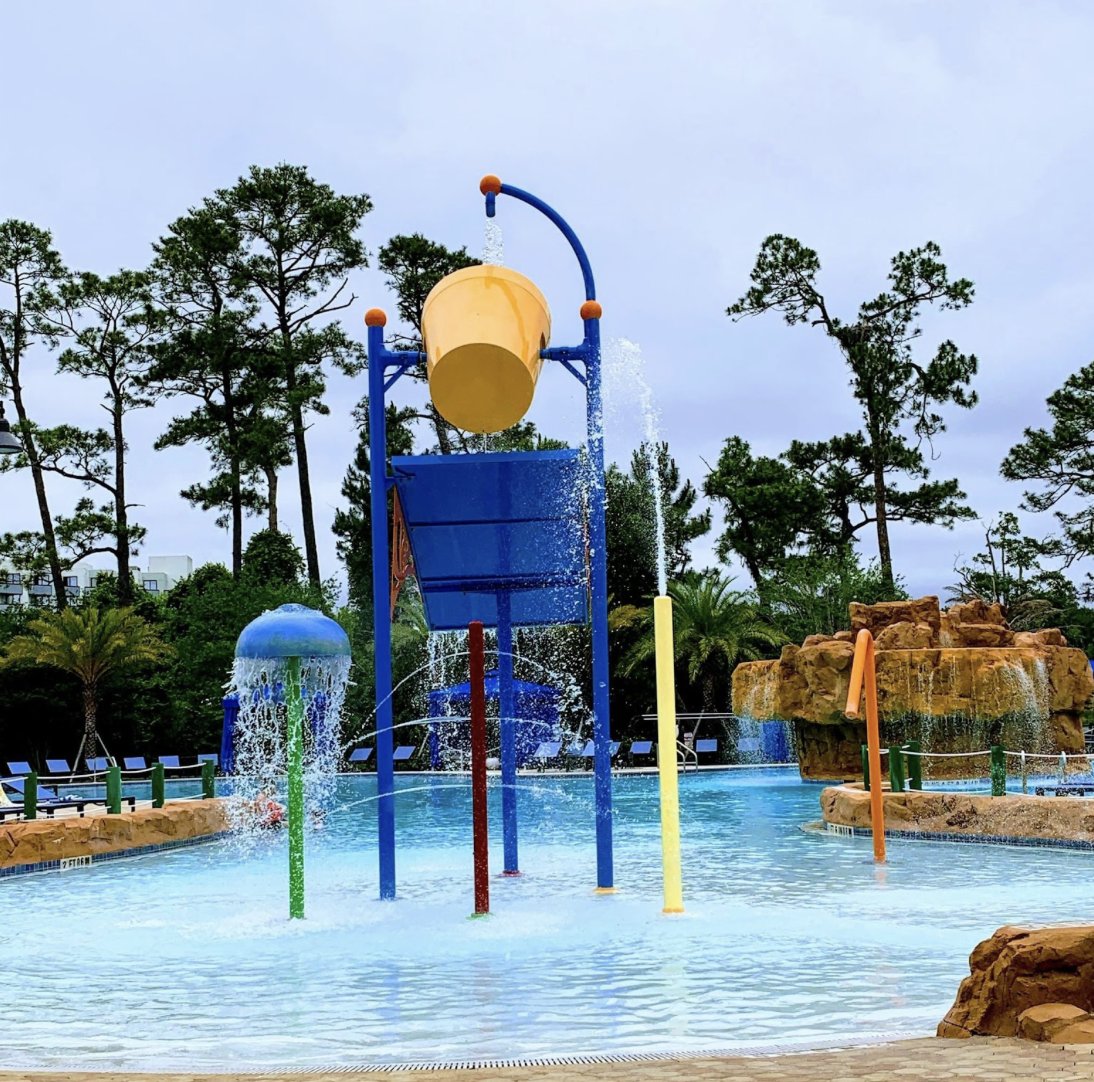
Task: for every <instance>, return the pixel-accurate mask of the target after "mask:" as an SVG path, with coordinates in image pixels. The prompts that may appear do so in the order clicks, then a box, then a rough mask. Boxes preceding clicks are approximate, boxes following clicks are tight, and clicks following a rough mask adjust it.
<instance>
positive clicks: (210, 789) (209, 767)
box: [201, 759, 217, 800]
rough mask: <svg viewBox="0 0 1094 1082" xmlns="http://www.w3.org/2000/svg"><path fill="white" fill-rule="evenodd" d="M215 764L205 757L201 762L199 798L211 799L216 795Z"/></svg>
mask: <svg viewBox="0 0 1094 1082" xmlns="http://www.w3.org/2000/svg"><path fill="white" fill-rule="evenodd" d="M216 769H217V768H216V765H215V764H214V763H212V762H210V761H209V760H208V759H205V760H204V761H203V762H202V764H201V799H202V800H212V799H213V797H215V796H216V795H217V782H216Z"/></svg>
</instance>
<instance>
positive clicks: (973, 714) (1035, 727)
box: [733, 597, 1094, 779]
mask: <svg viewBox="0 0 1094 1082" xmlns="http://www.w3.org/2000/svg"><path fill="white" fill-rule="evenodd" d="M850 617H851V629H850V630H849V631H841V632H837V633H836V634H835V635H810V636H809V637H808V638H807V639H806V640H805V642H804V643H803V644H802V646H800V647H798V646H786V647H784V648H783V651H782V654H781V655H780V657H779V658H778V660H776V661H755V662H749V663H746V664H743V665H738V666H737V668H736V669H735V670H734V673H733V712H734V713H735V714H737V715H738V716H740V717H750V718H754V719H756V720H758V721H769V720H782V721H790V722H793V723H794V729H795V742H796V746H797V750H798V758H799V763H800V765H801V771H802V775H803V777H807V778H825V779H838V778H845V777H849V776H854V775H856V774H858V773H859V770H860V752H859V749H860V746H861V744H862V743H863V742H864V741H865V726H864V725H863V723H862V722H861V721H856V722H850V721H848V720H847V718H846V717H845V715H844V708H845V707H846V705H847V691H848V685H849V682H850V676H851V661H852V658H853V656H854V646H853V642H852V639H853V637H854V635H855V634H857V632H858V631H859V630H861V629H862V628H866V629H868V630H869V631H870V632H871V633H872V634H873V635H874V639H875V647H876V652H877V653H876V657H877V679H878V706H879V710H880V713H881V721H882V730H883V734H882V738H883V742H885V743H886V744H889V743H897V742H902V741H904V740H906V739H923V740H924V750H928V751H965V750H981V749H983V748H985V747H987V745H988V744H989V743H998V742H1002V743H1004V744H1005V745H1006V746H1008V747H1011V748H1012V749H1018V748H1024V749H1025V750H1027V751H1030V752H1057V751H1065V752H1069V753H1071V752H1081V751H1082V750H1083V746H1084V744H1083V732H1082V714H1083V709H1084V707H1085V706H1086V703H1087V700H1088V699H1089V698H1090V697H1091V695H1092V694H1094V677H1092V676H1091V671H1090V665H1089V664H1088V662H1087V659H1086V655H1085V654H1083V652H1082V651H1081V650H1076V649H1072V648H1069V647H1068V646H1067V640H1066V639H1065V638H1064V637H1063V635H1062V634H1061V633H1060V632H1059V630H1057V629H1056V628H1046V629H1044V630H1042V631H1036V632H1022V633H1019V634H1016V633H1015V632H1013V631H1012V630H1011V629H1010V628H1009V627H1008V626H1007V624H1006V621H1005V619H1004V618H1003V613H1002V610H1001V609H1000V607H999V606H998V605H995V604H987V603H986V602H983V601H969V602H964V603H961V604H958V605H953V606H951V608H949V609H947V610H946V611H944V612H943V611H942V610H941V609H940V608H939V605H938V599H937V598H936V597H922V598H918V599H917V600H915V601H894V602H886V603H883V604H880V605H862V604H858V603H855V604H852V605H851V606H850ZM975 765H976V766H977V767H978V766H979V765H980V764H975ZM929 766H930V770H931V771H933V772H934V774H935V776H941V775H942V773H943V772H944V771H947V772H949V773H953V774H961V773H966V772H970V771H969V763H967V762H965V761H962V760H951V761H945V762H944V761H939V760H935V762H934V763H931V764H929Z"/></svg>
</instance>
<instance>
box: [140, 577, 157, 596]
mask: <svg viewBox="0 0 1094 1082" xmlns="http://www.w3.org/2000/svg"><path fill="white" fill-rule="evenodd" d="M144 588H145V589H146V590H147V591H148V592H149V593H150V594H158V593H159V590H160V584H159V580H158V579H145V580H144Z"/></svg>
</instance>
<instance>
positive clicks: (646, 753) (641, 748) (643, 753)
mask: <svg viewBox="0 0 1094 1082" xmlns="http://www.w3.org/2000/svg"><path fill="white" fill-rule="evenodd" d="M651 755H653V741H652V740H632V741H631V765H632V766H633V765H634V761H635V760H636V759H643V760H646V759H649V758H650V756H651Z"/></svg>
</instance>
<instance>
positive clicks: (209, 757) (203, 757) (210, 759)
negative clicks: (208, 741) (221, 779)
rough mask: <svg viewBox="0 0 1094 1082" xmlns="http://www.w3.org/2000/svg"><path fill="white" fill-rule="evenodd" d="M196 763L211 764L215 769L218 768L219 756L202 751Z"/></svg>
mask: <svg viewBox="0 0 1094 1082" xmlns="http://www.w3.org/2000/svg"><path fill="white" fill-rule="evenodd" d="M198 762H199V763H212V764H213V767H214V768H215V767H218V766H220V756H219V755H217V754H216V752H212V751H203V752H202V753H201V754H200V755H199V756H198Z"/></svg>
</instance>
